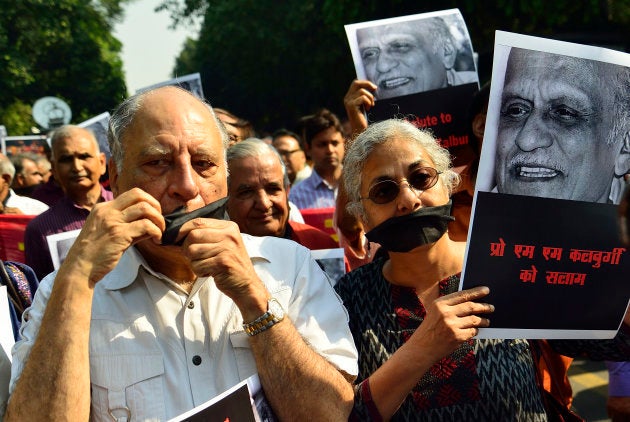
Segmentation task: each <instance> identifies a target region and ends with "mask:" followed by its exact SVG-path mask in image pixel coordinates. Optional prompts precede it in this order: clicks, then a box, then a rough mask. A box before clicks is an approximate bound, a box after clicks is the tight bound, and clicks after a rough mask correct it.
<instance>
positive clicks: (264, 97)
mask: <svg viewBox="0 0 630 422" xmlns="http://www.w3.org/2000/svg"><path fill="white" fill-rule="evenodd" d="M160 8H161V9H162V10H168V11H169V12H170V13H171V17H172V18H173V23H174V25H177V24H183V22H185V21H186V19H196V18H198V17H199V16H203V24H202V28H201V31H200V34H199V38H198V39H197V40H196V41H193V40H189V41H188V42H187V43H186V47H185V50H184V51H183V52H182V53H181V55H180V57H179V59H178V62H177V65H176V72H177V74H179V75H182V74H187V73H193V72H200V73H201V77H202V81H203V86H204V93H205V94H206V96H207V97H208V99H209V100H210V101H211V102H212V103H213V104H215V105H216V106H219V107H223V108H227V109H229V110H230V111H232V112H234V113H235V114H237V115H240V116H242V117H244V118H246V119H249V120H251V121H252V122H254V124H255V127H256V128H257V129H258V130H259V131H272V130H274V129H277V128H278V127H281V126H290V125H291V124H292V123H293V122H294V121H295V119H297V117H299V116H301V115H304V114H307V113H311V112H313V111H314V110H315V109H317V108H319V107H328V108H330V109H331V110H333V111H334V112H336V113H338V114H339V115H340V116H343V115H344V110H343V104H342V101H343V96H344V94H345V92H346V90H347V88H348V86H349V85H350V82H351V81H352V79H353V78H354V77H356V74H355V72H354V65H353V63H352V58H351V55H350V48H349V46H348V43H347V38H346V34H345V30H344V25H345V24H349V23H356V22H365V21H370V20H375V19H383V18H388V17H395V16H406V15H411V14H417V13H423V12H430V11H435V10H444V9H451V8H459V9H460V11H461V12H462V14H463V16H464V19H465V21H466V24H467V26H468V30H469V33H470V36H471V39H472V42H473V47H474V49H475V51H477V52H478V53H479V55H480V62H479V73H480V78H481V80H482V81H485V80H488V79H489V78H490V71H491V60H492V50H493V45H494V33H495V31H496V30H504V31H510V32H519V33H523V34H530V35H537V36H546V37H551V38H556V39H564V40H568V41H573V42H578V43H584V44H599V45H607V46H611V47H613V48H625V49H628V45H629V44H628V41H626V40H630V38H629V37H628V35H629V34H628V32H629V31H628V24H629V23H630V0H558V1H554V2H550V1H546V0H495V1H494V2H482V1H479V0H459V1H454V0H441V1H435V0H424V1H421V2H419V1H417V0H389V1H387V2H384V1H378V0H364V1H361V2H359V1H350V0H346V1H338V0H284V1H282V2H273V1H269V0H258V1H254V0H238V1H225V0H164V1H163V2H162V5H161V6H160Z"/></svg>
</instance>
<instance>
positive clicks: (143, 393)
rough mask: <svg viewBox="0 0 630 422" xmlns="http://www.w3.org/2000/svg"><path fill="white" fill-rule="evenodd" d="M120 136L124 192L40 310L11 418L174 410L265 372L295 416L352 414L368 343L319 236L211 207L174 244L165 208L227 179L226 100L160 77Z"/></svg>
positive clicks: (115, 135)
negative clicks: (284, 234) (242, 219)
mask: <svg viewBox="0 0 630 422" xmlns="http://www.w3.org/2000/svg"><path fill="white" fill-rule="evenodd" d="M109 140H110V149H111V151H112V160H111V161H110V182H111V186H112V190H113V192H114V196H115V199H114V200H113V201H110V202H105V203H101V204H97V205H96V206H95V207H94V209H93V210H92V213H91V214H90V216H89V217H88V219H87V221H86V223H85V225H84V227H83V229H82V231H81V233H80V235H79V237H78V238H77V240H76V241H75V244H74V246H73V247H72V249H71V250H70V252H69V253H68V256H67V257H66V259H65V261H64V263H63V264H62V266H61V267H60V269H59V270H58V271H57V272H56V273H53V274H51V275H49V276H48V277H46V278H45V279H44V280H43V281H42V283H41V285H40V287H39V289H38V293H37V295H36V298H35V300H34V304H33V306H32V307H31V308H30V309H29V310H28V311H27V316H26V318H25V320H26V322H25V324H24V325H23V330H22V331H23V336H24V339H23V340H22V341H21V342H19V343H17V344H16V346H15V348H14V350H13V356H14V364H13V368H12V380H11V387H10V391H11V397H10V400H9V404H8V406H7V413H6V416H5V420H8V421H13V420H23V419H24V418H31V419H36V420H37V419H41V418H47V419H60V418H63V419H70V420H87V419H88V418H91V419H92V420H111V418H114V419H115V420H131V419H133V420H148V419H150V420H167V419H170V418H173V417H175V416H177V415H179V414H181V413H183V412H185V411H188V410H190V409H191V408H193V407H195V406H198V405H200V404H202V403H203V402H205V401H207V400H209V399H210V398H212V397H214V396H215V395H216V394H218V393H220V392H221V391H223V390H225V389H227V388H229V387H231V386H232V385H234V384H236V383H237V382H239V381H240V380H243V379H246V378H248V377H249V376H250V375H252V374H254V373H258V376H259V377H260V380H261V384H262V387H263V389H264V391H265V394H266V396H267V399H268V400H269V402H270V404H271V406H272V408H273V410H274V411H275V413H276V414H277V415H278V416H279V417H280V418H281V419H296V420H300V419H313V420H346V419H347V417H348V415H349V412H350V409H351V406H352V401H353V390H352V385H351V380H352V379H354V377H355V376H356V374H357V363H356V359H357V353H356V349H355V347H354V342H353V340H352V337H351V335H350V332H349V329H348V326H347V314H346V312H345V309H344V308H343V306H342V304H341V302H340V300H339V298H338V297H337V295H336V294H335V293H334V291H333V290H332V287H331V286H330V284H329V283H328V281H327V278H326V276H325V274H324V273H323V271H322V270H321V269H319V267H318V265H317V264H316V263H315V262H314V261H313V259H312V258H311V256H310V254H309V252H308V250H306V249H304V248H302V247H300V246H299V245H297V244H295V243H292V242H289V241H285V240H283V239H278V238H266V237H265V238H254V237H250V236H247V235H241V234H240V232H239V230H238V226H237V225H236V224H235V223H233V222H231V221H224V220H217V219H212V218H196V219H193V220H191V221H188V222H185V223H184V224H183V225H182V226H181V229H180V231H179V235H178V237H177V243H178V244H181V245H180V246H178V245H168V246H167V245H162V244H161V240H162V239H163V237H162V233H163V232H164V230H165V229H166V224H165V218H164V215H165V214H170V213H172V212H173V211H175V210H177V209H179V208H181V207H182V206H183V207H184V209H185V210H186V211H192V210H196V209H199V208H201V207H203V206H205V205H207V204H210V203H212V202H214V201H216V200H218V199H220V198H223V197H225V196H226V194H227V183H226V182H227V167H226V162H225V148H226V146H227V142H228V137H227V134H226V133H225V131H224V130H223V129H222V128H221V126H220V125H218V124H217V121H216V117H215V116H214V114H213V112H212V110H211V109H210V108H209V107H207V106H206V105H205V104H204V103H202V102H201V101H200V100H199V99H197V98H195V97H194V96H192V95H191V94H190V93H188V92H186V91H184V90H182V89H179V88H176V87H162V88H157V89H155V90H152V91H146V92H143V93H141V94H137V95H136V96H133V97H131V98H130V99H128V100H126V101H125V102H123V104H122V105H121V106H120V107H119V108H118V109H117V110H116V111H115V112H114V113H113V115H112V117H111V119H110V132H109ZM163 214H164V215H163Z"/></svg>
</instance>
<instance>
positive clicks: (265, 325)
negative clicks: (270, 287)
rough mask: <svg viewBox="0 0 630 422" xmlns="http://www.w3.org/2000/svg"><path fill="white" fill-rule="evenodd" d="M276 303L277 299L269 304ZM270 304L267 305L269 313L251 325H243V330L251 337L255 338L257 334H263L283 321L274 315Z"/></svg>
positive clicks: (250, 323)
mask: <svg viewBox="0 0 630 422" xmlns="http://www.w3.org/2000/svg"><path fill="white" fill-rule="evenodd" d="M271 301H275V299H273V298H272V299H270V300H269V302H271ZM269 302H268V303H267V312H265V313H264V314H262V315H261V316H259V317H258V318H256V319H255V320H253V321H252V322H249V323H243V330H245V332H246V333H247V335H249V336H255V335H256V334H259V333H262V332H263V331H265V330H268V329H269V328H271V327H273V326H274V325H275V324H277V323H279V322H280V321H282V319H283V318H284V316H282V318H278V316H276V315H274V313H273V312H272V311H271V309H269Z"/></svg>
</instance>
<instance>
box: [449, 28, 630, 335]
mask: <svg viewBox="0 0 630 422" xmlns="http://www.w3.org/2000/svg"><path fill="white" fill-rule="evenodd" d="M491 84H492V86H491V91H490V101H489V106H488V115H487V120H486V130H485V134H484V140H483V147H482V152H481V160H480V164H479V172H478V175H477V182H476V187H475V196H474V202H473V211H472V212H473V215H472V218H471V228H470V230H469V233H468V245H467V250H466V261H465V267H464V271H463V276H462V283H461V286H460V288H464V289H465V288H469V287H473V286H476V285H487V286H489V287H490V292H491V293H490V296H489V297H488V298H487V300H488V301H489V302H490V303H492V304H494V305H495V308H496V311H495V312H494V314H493V315H492V316H491V317H490V319H491V328H487V329H482V330H481V332H480V334H479V337H480V338H523V337H525V338H548V339H554V338H567V339H578V338H584V339H588V338H591V339H598V338H612V337H614V335H615V334H616V332H617V330H618V328H619V326H620V325H621V322H622V319H623V316H624V314H625V311H626V309H627V307H628V302H629V298H630V283H628V280H630V254H629V252H628V251H627V250H626V248H625V247H624V246H623V244H622V242H621V239H620V235H619V230H618V228H619V227H618V219H617V204H618V203H619V201H620V199H621V195H622V194H623V189H624V181H623V180H624V175H625V174H627V173H630V100H629V98H630V97H629V96H630V55H629V54H626V53H621V52H617V51H613V50H608V49H604V48H599V47H593V46H586V45H578V44H572V43H566V42H560V41H555V40H548V39H542V38H537V37H530V36H525V35H519V34H513V33H506V32H500V31H498V32H497V33H496V39H495V51H494V61H493V71H492V82H491Z"/></svg>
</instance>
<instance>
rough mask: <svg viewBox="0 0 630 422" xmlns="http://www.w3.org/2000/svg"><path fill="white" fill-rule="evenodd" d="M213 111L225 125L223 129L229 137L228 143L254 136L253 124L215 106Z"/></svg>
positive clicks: (231, 143)
mask: <svg viewBox="0 0 630 422" xmlns="http://www.w3.org/2000/svg"><path fill="white" fill-rule="evenodd" d="M214 112H215V114H216V116H217V117H218V118H219V120H221V123H223V125H224V126H225V130H227V133H228V135H229V137H230V145H234V144H235V143H237V142H241V141H242V140H245V139H247V138H251V137H253V136H255V133H254V126H253V125H252V124H251V122H249V121H247V120H245V119H243V118H241V117H238V116H235V115H234V114H233V113H231V112H229V111H227V110H225V109H223V108H215V109H214Z"/></svg>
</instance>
